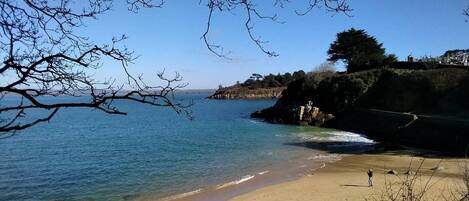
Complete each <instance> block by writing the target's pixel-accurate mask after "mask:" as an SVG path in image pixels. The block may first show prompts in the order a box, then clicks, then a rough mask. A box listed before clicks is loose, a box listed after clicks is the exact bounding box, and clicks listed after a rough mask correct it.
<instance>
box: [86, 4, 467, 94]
mask: <svg viewBox="0 0 469 201" xmlns="http://www.w3.org/2000/svg"><path fill="white" fill-rule="evenodd" d="M116 2H117V1H116ZM122 2H124V1H122ZM198 2H199V1H198V0H167V1H166V4H165V5H164V6H163V8H152V9H143V10H140V11H139V12H138V13H137V14H135V13H132V12H129V11H127V9H126V7H125V5H124V4H122V3H118V2H117V3H116V4H115V5H114V7H113V9H112V10H111V11H109V12H108V13H106V14H104V15H101V16H99V17H98V19H97V20H91V21H86V22H85V23H86V24H87V26H86V27H85V28H83V29H81V30H78V31H79V32H80V33H82V34H83V35H86V36H88V37H89V38H90V39H91V40H93V41H94V42H96V43H97V44H101V43H107V42H109V41H110V39H111V38H112V37H113V36H120V35H122V34H125V35H127V36H128V37H129V39H127V40H126V41H124V44H125V45H126V47H127V48H129V49H131V50H133V51H135V53H136V55H138V56H139V57H138V59H137V60H136V61H135V62H134V63H133V64H132V65H131V66H130V71H131V72H132V73H134V74H143V75H144V78H145V79H147V80H156V73H157V72H160V71H162V70H163V69H164V70H165V72H166V73H167V74H168V75H172V74H173V73H174V72H178V73H180V74H181V75H182V76H183V79H184V82H186V83H188V84H189V85H188V87H187V88H188V89H213V88H217V87H218V85H220V84H221V85H223V86H227V85H231V84H234V83H236V81H244V80H246V79H247V78H248V77H249V76H250V75H251V74H252V73H260V74H269V73H274V74H277V73H285V72H293V71H297V70H304V71H311V70H313V69H314V68H315V66H317V65H319V64H321V63H323V62H325V61H326V59H327V49H328V48H329V45H330V43H332V42H333V41H334V40H335V37H336V34H337V33H338V32H341V31H344V30H347V29H350V28H356V29H365V30H366V31H367V32H368V34H370V35H372V36H375V37H376V38H377V40H378V41H379V42H381V43H383V46H384V47H385V48H386V52H387V53H393V54H396V55H397V56H398V57H399V59H401V60H405V59H406V58H407V56H408V55H409V54H412V55H413V56H415V57H421V56H426V55H427V56H430V55H431V56H439V55H442V54H443V53H444V52H445V51H446V50H450V49H467V48H469V40H468V36H469V22H466V21H465V20H468V19H469V18H468V17H464V16H463V15H462V9H463V8H466V6H467V5H469V0H444V1H443V0H380V1H377V0H349V1H348V2H349V4H350V6H351V8H352V9H353V11H352V12H351V13H350V14H351V15H352V16H351V17H349V16H345V15H341V14H336V15H333V14H332V13H329V12H327V11H325V10H324V9H315V10H313V11H312V12H310V13H309V14H308V15H306V16H298V15H296V14H295V10H301V9H302V8H305V7H306V6H307V5H306V4H305V3H306V2H307V1H306V0H297V1H293V2H292V3H289V4H287V5H286V6H285V7H284V8H275V7H273V2H274V0H257V1H254V2H255V3H256V4H257V6H258V9H259V10H260V11H262V12H263V13H265V14H272V13H277V14H278V16H279V19H280V20H281V21H284V22H285V23H283V24H279V23H274V22H271V21H269V20H255V21H254V23H255V28H254V30H253V33H254V34H255V35H257V36H261V37H262V39H263V40H267V41H269V43H267V44H266V45H265V46H266V48H268V49H269V50H273V51H275V52H277V53H278V54H279V56H278V57H269V56H267V55H265V54H264V53H262V52H261V51H260V50H259V49H258V48H257V47H256V46H255V44H254V43H253V42H252V41H250V40H249V36H248V34H247V32H246V30H245V29H244V20H245V19H246V16H245V15H244V10H242V9H238V10H235V11H233V13H228V12H223V13H220V12H216V13H215V14H214V16H213V22H212V28H211V32H210V35H209V39H210V40H211V41H213V43H215V44H219V45H222V46H223V47H224V49H225V50H226V51H230V52H231V53H230V54H229V55H228V56H229V57H230V58H232V59H224V58H219V57H217V56H216V55H214V54H213V53H211V52H210V51H209V50H208V49H207V48H206V47H205V44H204V42H203V40H202V39H201V36H202V34H203V33H204V31H205V28H206V23H207V17H208V9H207V7H205V6H203V5H199V4H198ZM104 64H105V65H104V66H103V68H102V69H100V70H99V71H98V72H96V74H95V76H96V77H98V78H100V79H107V78H115V79H118V80H123V79H124V75H123V73H124V72H123V71H122V69H121V68H119V65H118V64H117V63H113V62H108V61H105V62H104ZM339 70H344V69H343V67H342V66H340V65H339ZM154 83H155V84H157V83H158V82H154Z"/></svg>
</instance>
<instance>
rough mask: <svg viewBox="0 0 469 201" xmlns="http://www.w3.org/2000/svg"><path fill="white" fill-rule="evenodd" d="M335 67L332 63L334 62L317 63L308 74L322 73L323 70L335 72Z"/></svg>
mask: <svg viewBox="0 0 469 201" xmlns="http://www.w3.org/2000/svg"><path fill="white" fill-rule="evenodd" d="M336 71H337V69H336V67H335V65H334V63H330V62H324V63H321V64H319V65H318V66H316V67H315V68H314V69H313V71H311V72H310V73H308V74H311V73H323V72H336Z"/></svg>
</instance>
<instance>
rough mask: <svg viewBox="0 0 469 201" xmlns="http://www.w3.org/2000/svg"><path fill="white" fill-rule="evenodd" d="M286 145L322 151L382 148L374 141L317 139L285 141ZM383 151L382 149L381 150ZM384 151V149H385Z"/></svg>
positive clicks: (362, 150)
mask: <svg viewBox="0 0 469 201" xmlns="http://www.w3.org/2000/svg"><path fill="white" fill-rule="evenodd" d="M284 144H285V145H289V146H298V147H306V148H310V149H316V150H321V151H326V152H328V153H335V154H341V153H363V152H369V151H377V150H381V149H378V147H379V146H380V145H379V144H373V143H362V142H316V141H309V142H287V143H284ZM379 152H381V151H379ZM383 152H384V150H383Z"/></svg>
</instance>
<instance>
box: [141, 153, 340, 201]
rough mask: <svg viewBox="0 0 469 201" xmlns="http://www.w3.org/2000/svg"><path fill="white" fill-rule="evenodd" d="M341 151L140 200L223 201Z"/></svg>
mask: <svg viewBox="0 0 469 201" xmlns="http://www.w3.org/2000/svg"><path fill="white" fill-rule="evenodd" d="M342 157H343V155H342V154H331V153H327V152H325V151H320V150H312V149H310V150H309V151H308V150H307V151H306V152H305V153H303V154H301V155H300V156H297V157H295V158H293V159H290V160H288V161H285V162H282V163H281V164H274V165H273V166H271V167H270V168H268V169H262V170H261V169H259V170H258V171H254V172H251V173H248V174H245V175H244V176H240V177H239V178H238V179H235V180H232V181H226V182H224V183H219V184H215V185H210V186H205V187H201V188H198V187H195V188H194V190H192V191H188V192H183V193H179V194H176V195H171V196H167V197H162V198H161V197H160V198H159V197H158V196H157V195H144V196H141V197H138V198H137V199H135V200H138V201H147V200H148V201H150V200H152V201H202V200H203V201H223V200H230V199H232V198H234V197H236V196H239V195H243V194H245V193H249V192H251V191H253V190H256V189H261V188H264V187H267V186H271V185H276V184H281V183H284V182H289V181H294V180H296V179H299V178H301V177H303V176H305V175H307V174H309V173H310V172H312V171H315V170H318V169H321V168H323V167H325V166H326V164H327V163H333V162H335V161H338V160H341V159H342Z"/></svg>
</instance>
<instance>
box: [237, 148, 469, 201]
mask: <svg viewBox="0 0 469 201" xmlns="http://www.w3.org/2000/svg"><path fill="white" fill-rule="evenodd" d="M464 162H465V163H469V159H464V158H447V157H441V156H424V157H421V156H415V155H412V154H409V153H406V152H405V151H404V152H401V151H398V152H385V153H378V154H370V153H365V154H351V155H348V156H345V157H344V158H342V160H339V161H336V162H333V163H330V164H329V165H328V166H327V167H325V168H322V169H319V170H317V171H313V172H311V174H308V175H306V176H303V177H301V178H298V179H296V180H293V181H287V182H283V183H280V184H275V185H270V186H267V187H263V188H260V189H255V190H253V191H250V192H248V193H244V194H242V195H239V196H236V197H234V198H232V199H230V201H251V200H256V201H285V200H295V201H303V200H304V201H327V200H330V201H335V200H344V198H346V199H347V200H349V201H354V200H367V199H368V200H380V198H382V196H387V195H385V194H386V193H385V192H386V189H388V190H389V189H396V188H398V187H399V185H400V184H401V183H402V181H404V180H405V178H412V177H414V176H415V177H416V178H417V179H416V183H415V186H414V189H416V191H417V192H419V191H423V189H426V188H427V187H426V186H427V183H430V184H431V185H428V186H431V187H430V188H428V189H427V191H426V193H425V195H424V197H432V198H439V199H443V198H444V197H445V196H449V195H450V193H452V192H453V190H454V189H459V188H461V187H462V186H463V180H462V176H463V168H462V167H463V166H462V164H464ZM410 164H411V165H410ZM420 164H421V167H420V168H419V166H420ZM410 166H411V168H410V169H411V173H410V175H409V174H405V173H406V172H407V171H408V170H409V167H410ZM370 168H371V169H373V170H374V177H373V180H374V186H373V187H368V180H367V179H368V178H367V175H366V171H367V170H368V169H370ZM389 170H395V171H397V173H398V174H397V175H392V174H388V171H389ZM413 172H417V174H415V173H413ZM428 181H429V182H428ZM394 193H395V192H394ZM437 200H438V199H437Z"/></svg>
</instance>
